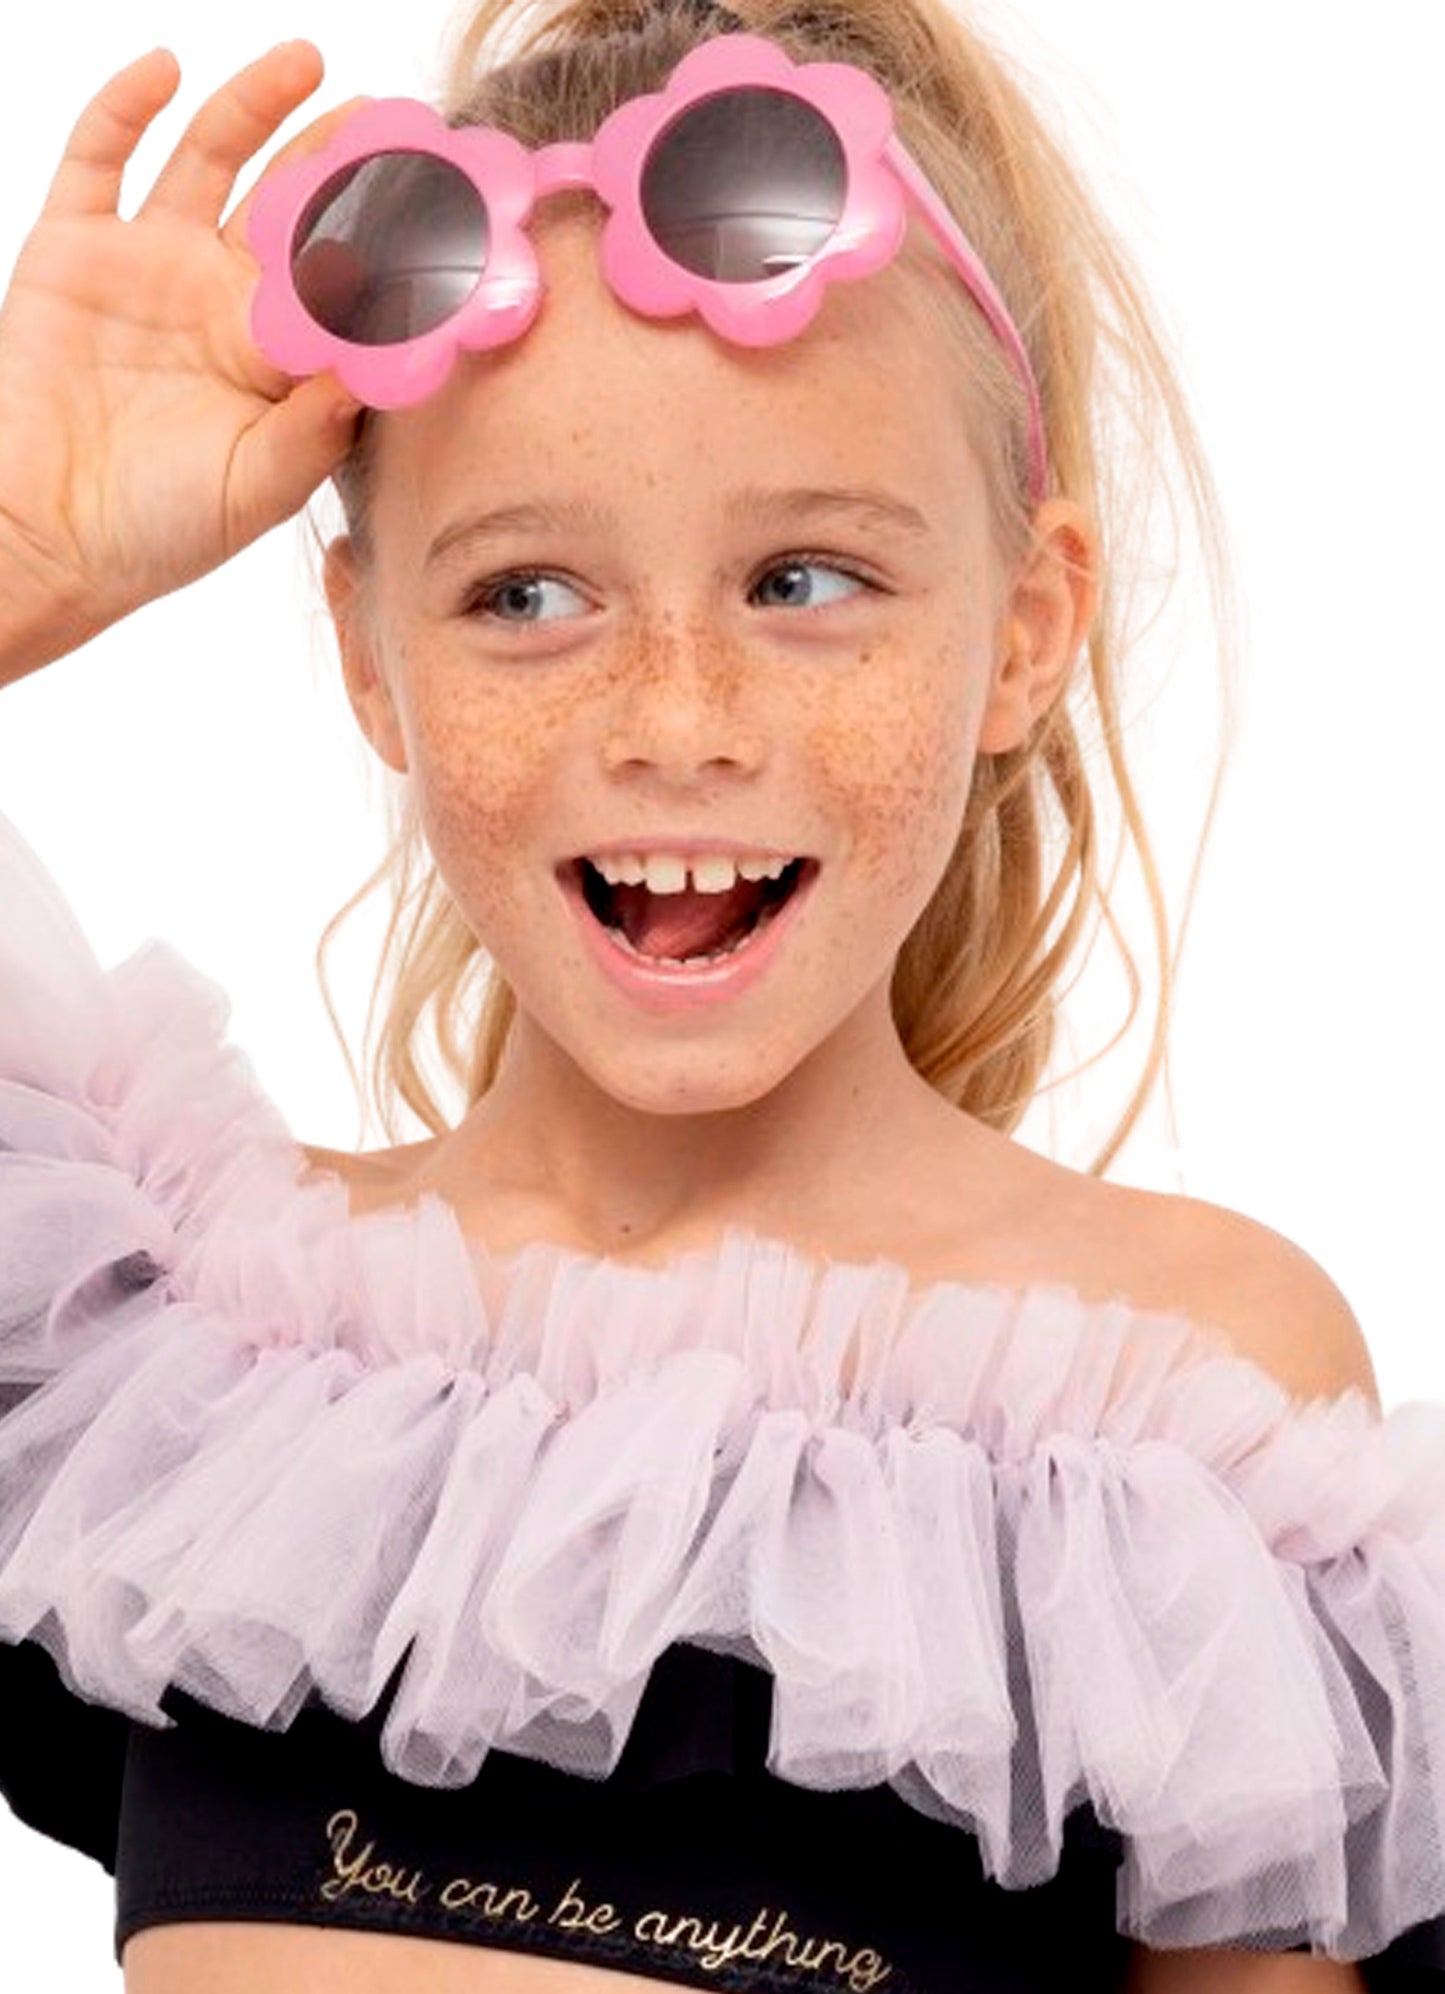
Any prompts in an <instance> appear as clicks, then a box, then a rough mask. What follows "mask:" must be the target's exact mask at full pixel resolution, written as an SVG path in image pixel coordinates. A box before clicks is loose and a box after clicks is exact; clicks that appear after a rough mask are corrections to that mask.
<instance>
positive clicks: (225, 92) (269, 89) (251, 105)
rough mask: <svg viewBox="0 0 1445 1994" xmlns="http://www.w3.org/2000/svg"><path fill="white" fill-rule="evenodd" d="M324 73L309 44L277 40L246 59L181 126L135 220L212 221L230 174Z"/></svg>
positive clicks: (233, 175) (228, 188) (231, 181)
mask: <svg viewBox="0 0 1445 1994" xmlns="http://www.w3.org/2000/svg"><path fill="white" fill-rule="evenodd" d="M322 73H323V64H322V60H321V52H320V50H319V49H317V48H316V47H315V46H314V45H313V44H312V43H311V42H307V41H293V42H282V43H281V44H280V45H279V47H277V48H273V49H270V50H268V52H267V53H266V54H265V55H263V56H260V57H258V59H257V60H256V61H255V62H252V63H248V64H247V66H246V67H245V68H244V69H243V70H241V71H240V72H239V73H238V74H237V75H235V76H233V77H232V78H231V79H230V81H229V82H227V83H225V84H223V85H222V86H221V88H220V89H219V90H217V91H216V92H215V93H214V94H213V95H212V96H210V97H208V98H207V99H206V101H205V103H204V104H202V106H201V108H200V110H199V111H197V112H196V115H195V116H194V117H193V118H192V119H191V122H190V123H189V124H188V125H187V126H186V129H185V131H184V132H183V133H182V135H181V138H180V142H179V143H178V144H177V146H176V149H175V151H174V152H173V153H172V154H171V156H170V158H169V159H168V160H167V161H166V163H165V165H164V166H163V167H162V168H161V170H160V173H159V174H158V175H157V176H156V182H155V185H154V186H153V187H152V188H151V191H150V193H149V194H148V195H147V196H146V198H145V200H144V201H143V202H142V204H141V206H140V208H139V210H138V211H137V219H143V218H145V217H147V216H154V215H158V214H166V215H176V216H181V217H183V218H184V219H186V220H188V221H196V222H205V223H209V224H211V225H212V226H214V225H215V224H216V223H218V222H219V221H220V219H221V216H222V214H223V212H224V211H225V206H226V203H227V201H228V200H229V199H230V198H231V190H232V188H233V187H234V186H235V184H236V175H237V174H238V173H239V172H240V170H241V168H242V167H243V166H244V165H245V163H246V161H247V160H248V159H250V158H251V157H252V156H253V155H254V154H255V153H258V152H259V151H260V150H261V147H262V146H263V145H265V143H266V141H267V140H268V139H269V138H270V137H271V136H272V134H273V133H274V132H275V131H276V130H277V128H278V127H279V126H280V125H281V124H283V123H284V122H285V120H286V119H287V118H288V117H290V115H291V113H292V112H293V111H294V110H295V109H296V106H297V105H298V104H300V103H302V102H304V100H305V99H306V98H307V97H309V96H310V95H311V93H312V91H313V90H315V88H316V86H317V85H318V84H319V83H320V81H321V78H322Z"/></svg>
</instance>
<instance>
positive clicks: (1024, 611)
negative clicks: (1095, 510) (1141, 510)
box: [977, 499, 1099, 754]
mask: <svg viewBox="0 0 1445 1994" xmlns="http://www.w3.org/2000/svg"><path fill="white" fill-rule="evenodd" d="M1098 599H1099V536H1098V533H1097V531H1096V529H1095V527H1094V523H1093V521H1092V520H1091V519H1090V518H1089V515H1088V514H1087V513H1086V512H1085V511H1084V509H1083V507H1082V506H1080V505H1077V504H1075V502H1074V501H1073V500H1072V499H1049V500H1048V501H1047V502H1046V503H1045V504H1043V505H1041V506H1040V507H1039V509H1038V511H1037V513H1035V515H1034V525H1033V538H1032V541H1031V542H1030V545H1029V549H1028V552H1027V553H1026V554H1025V555H1024V557H1023V559H1022V561H1021V562H1020V563H1019V567H1018V570H1017V572H1016V574H1015V576H1014V579H1013V582H1012V584H1011V587H1010V590H1009V597H1008V601H1007V602H1006V604H1005V605H1004V610H1003V615H1002V619H1001V624H1000V630H999V637H998V643H997V647H996V651H995V664H994V678H993V684H992V687H991V688H990V691H989V699H988V705H987V706H986V707H985V708H984V716H983V724H982V726H981V727H980V729H979V736H978V743H977V745H978V747H979V749H980V750H982V751H983V752H984V753H985V754H997V753H999V751H1000V750H1001V749H1004V748H1018V747H1022V746H1023V744H1024V742H1025V741H1026V740H1027V739H1028V736H1029V731H1030V729H1031V728H1032V726H1033V724H1034V722H1035V721H1036V720H1037V719H1038V717H1039V715H1040V714H1041V713H1043V712H1046V711H1047V709H1048V708H1049V707H1050V706H1052V705H1053V703H1054V701H1055V700H1056V699H1057V698H1059V697H1060V696H1061V695H1062V693H1063V691H1064V689H1065V687H1066V686H1067V684H1068V681H1069V677H1070V674H1071V673H1072V671H1073V667H1074V660H1075V658H1076V657H1077V656H1078V652H1079V648H1080V646H1081V645H1082V644H1083V643H1084V641H1085V639H1086V638H1087V637H1088V634H1089V629H1090V626H1091V625H1092V623H1093V621H1094V612H1095V610H1096V608H1097V607H1098Z"/></svg>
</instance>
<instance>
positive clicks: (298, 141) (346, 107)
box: [221, 97, 372, 249]
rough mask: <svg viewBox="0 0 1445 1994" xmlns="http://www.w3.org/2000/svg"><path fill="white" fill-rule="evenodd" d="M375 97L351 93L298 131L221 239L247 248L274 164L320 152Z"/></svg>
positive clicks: (248, 192) (248, 195)
mask: <svg viewBox="0 0 1445 1994" xmlns="http://www.w3.org/2000/svg"><path fill="white" fill-rule="evenodd" d="M371 101H372V99H371V98H370V97H348V98H347V100H346V102H345V103H344V104H338V105H336V107H335V109H334V110H330V111H327V112H325V113H324V114H323V116H321V117H319V118H317V119H316V121H315V123H314V124H309V125H308V126H307V127H306V129H305V131H302V132H297V134H296V136H295V137H294V138H293V139H290V140H288V141H287V143H286V144H285V145H283V146H282V147H281V149H280V151H279V152H277V153H275V154H274V155H273V156H272V157H271V158H270V159H268V160H267V161H266V165H265V169H264V171H263V172H262V173H261V174H260V175H259V176H258V177H257V179H256V181H255V183H254V185H252V186H251V187H249V188H248V189H247V190H246V194H245V197H244V198H243V199H242V200H240V201H238V202H237V204H236V207H235V209H234V211H233V212H232V213H231V214H230V215H228V216H227V218H226V225H225V227H224V228H223V229H222V230H221V240H222V241H223V242H224V243H225V244H226V245H227V246H228V248H232V249H236V248H245V246H246V217H247V215H248V214H249V213H250V209H251V202H252V200H253V199H254V198H255V193H256V188H257V187H259V186H260V184H261V181H262V180H263V179H264V178H265V177H266V174H267V173H269V172H270V171H271V169H272V167H273V166H280V165H281V164H282V162H283V161H284V160H288V159H300V158H302V157H303V156H304V155H305V154H307V153H311V152H319V151H320V150H321V148H322V146H324V145H325V144H326V142H327V140H328V139H329V138H330V137H331V135H332V133H333V132H335V131H336V130H338V129H339V127H340V126H342V125H344V124H345V123H346V121H347V119H348V118H350V117H354V116H355V114H356V113H357V111H359V110H360V109H361V106H362V105H363V104H369V103H371Z"/></svg>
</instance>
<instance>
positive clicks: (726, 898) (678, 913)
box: [563, 858, 818, 962]
mask: <svg viewBox="0 0 1445 1994" xmlns="http://www.w3.org/2000/svg"><path fill="white" fill-rule="evenodd" d="M563 870H564V873H565V874H567V875H568V876H569V877H570V879H571V881H572V883H573V884H574V886H575V887H576V888H577V889H578V890H579V891H580V893H581V896H582V899H583V900H584V902H585V903H586V905H587V907H588V908H589V909H590V911H591V912H592V914H593V915H594V916H595V918H596V919H597V921H598V922H599V923H600V924H601V925H602V926H603V927H604V928H607V929H609V930H611V932H612V936H613V939H614V940H615V941H616V942H618V944H619V945H620V946H622V947H624V948H626V949H628V950H630V951H631V953H632V954H634V955H638V956H642V957H644V958H646V959H648V960H650V961H654V962H703V961H717V960H720V959H721V958H722V957H724V956H728V955H731V954H732V953H733V952H734V951H735V950H736V949H739V948H741V947H742V946H743V944H744V943H746V942H747V941H749V940H750V939H751V938H752V937H753V936H754V935H756V934H760V933H761V932H762V930H763V929H764V928H766V927H767V926H768V924H769V922H771V921H773V920H775V919H776V918H777V916H778V914H779V912H780V911H781V910H782V908H783V907H785V906H786V905H787V903H788V901H789V900H790V899H791V898H792V896H793V894H794V892H795V891H796V890H797V888H798V886H799V885H800V883H801V882H802V881H803V880H804V879H807V878H810V877H811V876H812V875H813V874H814V873H816V872H817V870H818V861H817V860H816V859H808V858H799V859H794V860H793V862H792V864H791V865H789V866H787V867H786V868H785V869H784V871H783V872H781V873H780V874H779V875H778V877H777V878H776V879H758V880H750V879H738V880H737V881H736V882H735V884H734V885H732V886H730V887H729V888H728V889H727V891H726V892H724V893H699V892H698V891H697V890H696V888H694V887H692V886H687V887H685V888H684V889H683V891H682V892H681V893H653V892H651V891H650V890H649V888H648V887H647V886H646V885H638V886H625V885H619V886H609V885H608V883H607V881H606V880H605V879H604V878H603V877H602V875H601V873H600V872H598V871H597V869H596V868H595V867H594V866H593V865H591V864H590V863H589V862H588V860H586V859H585V858H578V859H573V860H572V861H571V863H570V865H568V866H566V867H564V868H563Z"/></svg>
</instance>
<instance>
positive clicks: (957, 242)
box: [884, 133, 1048, 504]
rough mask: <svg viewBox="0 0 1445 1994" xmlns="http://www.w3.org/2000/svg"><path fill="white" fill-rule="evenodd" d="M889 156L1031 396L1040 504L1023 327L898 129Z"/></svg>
mask: <svg viewBox="0 0 1445 1994" xmlns="http://www.w3.org/2000/svg"><path fill="white" fill-rule="evenodd" d="M884 158H885V159H886V160H887V161H888V163H889V165H890V166H891V167H892V168H893V171H894V172H895V173H896V174H897V175H898V178H899V180H900V181H901V182H902V183H903V186H904V188H905V189H906V191H907V193H908V195H909V197H910V199H911V200H912V202H913V205H914V207H915V208H916V209H917V210H918V212H919V214H920V215H921V216H922V218H923V220H924V221H925V222H926V224H927V225H928V230H929V233H930V234H931V235H932V236H933V239H934V241H935V242H936V243H937V244H938V246H939V248H940V249H941V250H942V251H943V252H944V254H945V255H946V256H947V257H948V260H949V261H950V263H952V265H953V267H954V269H955V270H957V272H958V274H959V276H960V277H961V278H962V279H963V281H964V283H965V284H966V285H967V286H968V289H969V290H970V291H971V292H972V294H973V298H974V301H975V303H976V304H977V305H978V308H979V310H980V311H981V312H982V313H983V315H984V317H985V318H986V319H987V321H988V323H989V326H990V328H991V330H992V331H993V333H994V336H995V337H996V338H997V340H998V341H999V343H1000V345H1001V346H1002V347H1003V349H1004V351H1005V352H1006V353H1007V354H1008V356H1009V359H1010V360H1011V361H1012V362H1013V365H1014V370H1015V372H1016V373H1017V374H1018V377H1019V379H1020V381H1021V382H1022V383H1023V386H1024V390H1025V392H1026V393H1027V395H1028V401H1029V490H1030V494H1031V496H1032V498H1033V501H1034V503H1035V504H1038V502H1039V501H1040V500H1041V499H1042V498H1043V495H1044V492H1045V490H1046V488H1047V484H1048V446H1047V444H1046V442H1045V440H1044V413H1043V407H1042V405H1041V403H1040V401H1039V390H1038V383H1037V382H1036V381H1035V379H1034V370H1033V365H1032V363H1031V362H1030V360H1029V356H1028V350H1027V348H1026V347H1025V346H1024V343H1023V340H1022V339H1021V338H1020V337H1019V331H1018V327H1017V326H1016V325H1015V324H1014V322H1013V319H1012V318H1011V317H1010V315H1009V309H1008V306H1007V305H1006V304H1005V303H1004V301H1003V297H1002V295H1001V293H1000V292H999V289H998V286H997V285H996V284H995V283H994V281H993V279H992V277H990V276H989V274H988V271H987V270H986V269H985V268H984V264H983V259H982V258H981V257H980V256H979V254H978V251H977V250H976V249H975V248H974V246H973V244H972V243H971V242H970V241H969V239H968V237H967V236H966V235H965V234H964V232H963V230H962V229H961V228H960V227H959V225H958V223H957V222H956V221H955V220H954V218H953V216H952V215H951V214H950V212H949V211H948V209H947V208H946V207H945V206H944V204H943V202H942V201H941V200H940V199H939V197H938V195H937V194H936V193H935V192H934V190H933V188H932V187H931V186H930V185H929V183H928V181H927V180H926V179H925V178H924V176H923V173H922V170H921V169H920V167H919V166H918V165H917V163H916V161H915V160H914V158H913V156H912V154H911V153H909V152H908V151H907V150H906V149H905V147H904V145H903V141H902V140H901V139H900V138H899V137H898V136H897V134H896V133H895V134H893V135H892V136H891V137H890V138H889V140H888V143H887V146H886V147H885V149H884Z"/></svg>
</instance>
